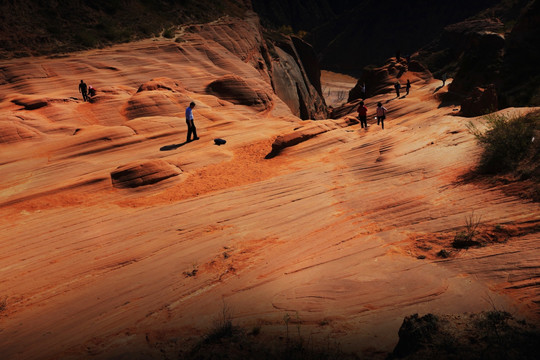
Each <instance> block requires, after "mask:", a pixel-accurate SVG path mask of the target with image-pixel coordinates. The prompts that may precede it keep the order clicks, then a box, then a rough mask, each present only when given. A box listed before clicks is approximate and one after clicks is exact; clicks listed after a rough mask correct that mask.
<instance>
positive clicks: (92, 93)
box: [88, 85, 96, 97]
mask: <svg viewBox="0 0 540 360" xmlns="http://www.w3.org/2000/svg"><path fill="white" fill-rule="evenodd" d="M88 96H90V97H93V96H96V89H94V87H93V86H92V85H88Z"/></svg>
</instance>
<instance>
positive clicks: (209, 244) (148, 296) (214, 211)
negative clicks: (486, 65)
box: [0, 40, 540, 359]
mask: <svg viewBox="0 0 540 360" xmlns="http://www.w3.org/2000/svg"><path fill="white" fill-rule="evenodd" d="M214 45H215V44H214ZM179 46H181V49H179ZM219 50H220V51H217V49H216V48H212V46H211V45H209V44H207V43H204V42H202V40H201V41H200V42H198V41H195V40H193V41H190V40H187V41H186V42H185V43H180V45H178V44H177V43H174V42H172V41H165V40H162V41H146V42H141V43H136V44H130V45H120V46H118V47H113V48H110V49H106V50H96V51H92V52H89V53H81V54H76V55H73V56H70V57H66V58H60V59H37V60H32V61H31V62H30V61H26V60H14V61H13V62H10V63H9V64H6V63H2V64H0V66H1V67H2V69H3V74H4V75H3V76H4V79H5V80H4V82H3V83H1V85H0V87H1V90H2V94H4V95H2V99H1V101H0V111H1V112H2V115H6V119H8V121H10V122H11V123H12V124H14V125H13V126H19V125H17V124H29V125H28V126H30V125H31V126H30V128H31V129H34V130H32V131H35V132H32V134H38V135H39V136H38V135H36V136H33V135H27V133H26V132H20V139H19V140H17V141H13V140H12V139H14V135H13V134H14V131H13V130H9V133H7V132H6V134H8V135H9V136H7V135H6V137H5V138H6V139H10V140H9V141H4V142H2V143H0V147H1V156H0V160H1V161H0V166H1V169H2V170H3V171H2V172H3V176H2V177H1V178H0V214H1V217H0V234H1V235H0V238H1V246H2V252H1V254H0V300H2V299H3V298H5V299H6V301H5V304H6V305H5V307H4V309H2V311H1V312H0V329H1V331H0V353H2V354H3V356H4V357H5V358H7V359H18V358H20V359H23V358H32V359H50V358H60V357H61V358H66V359H69V358H81V357H88V358H92V357H93V358H107V357H111V356H117V355H120V354H123V355H124V356H126V354H128V353H129V352H133V353H134V354H138V355H139V356H140V355H141V354H142V355H144V356H146V357H147V358H159V357H160V356H162V355H163V354H169V355H171V356H173V355H174V356H177V354H178V351H179V349H183V347H184V345H185V343H186V342H189V340H190V339H192V338H196V337H197V336H199V335H201V334H203V333H205V332H207V331H208V329H210V328H211V327H212V326H213V324H214V321H215V320H216V318H218V317H219V314H221V313H222V311H223V308H224V306H225V307H227V308H228V309H229V310H230V313H231V315H232V319H233V322H235V323H237V324H240V325H243V326H246V327H248V328H249V327H255V326H261V329H262V330H261V331H262V334H263V335H264V334H278V335H283V334H284V332H285V324H284V320H283V319H284V316H286V315H287V314H288V315H289V316H290V317H294V318H295V319H296V321H297V322H296V323H297V324H299V331H300V332H301V334H303V335H304V336H306V337H309V336H313V338H314V339H320V340H322V341H326V340H325V339H328V337H330V338H332V339H335V340H336V341H339V343H340V344H341V345H342V347H343V349H344V350H350V351H357V352H365V353H367V354H373V353H374V352H375V353H377V354H379V356H380V357H384V352H388V351H391V350H392V348H393V347H394V345H395V344H396V343H397V340H398V335H397V331H398V329H399V326H400V324H401V322H402V320H403V317H404V316H406V315H409V314H411V313H421V314H425V313H428V312H440V313H462V312H474V311H480V310H486V309H487V310H489V309H492V308H493V307H496V308H497V309H504V310H507V311H512V312H515V313H516V314H519V315H520V316H521V317H524V318H526V319H527V320H528V321H532V322H538V315H539V312H538V300H539V299H538V276H539V272H538V263H539V257H540V249H539V246H540V245H538V241H537V240H538V236H537V229H538V223H539V221H540V209H539V208H538V204H535V203H530V202H527V201H525V200H523V199H520V198H516V197H509V196H506V195H505V194H504V193H503V192H502V191H501V190H500V189H498V188H496V187H488V186H483V185H482V184H478V183H474V182H468V181H465V180H463V175H465V174H467V172H468V171H469V170H470V169H471V168H472V167H473V166H474V164H475V162H476V157H477V156H478V154H479V148H478V147H477V146H476V144H475V141H474V138H473V136H472V135H471V134H469V133H468V132H467V130H466V126H465V124H466V121H465V120H464V119H463V118H460V117H457V116H453V108H452V107H445V106H439V103H438V102H437V100H436V98H435V97H434V91H435V90H436V89H437V87H438V85H439V84H440V83H437V82H431V81H430V80H427V81H420V80H418V81H417V82H414V86H413V89H412V91H411V94H410V95H409V96H408V97H405V98H402V99H392V97H390V96H387V95H378V96H377V97H374V98H370V99H367V101H366V103H367V106H368V108H369V120H368V123H369V125H370V126H369V128H368V130H363V129H360V128H359V125H357V124H356V123H355V122H354V121H347V116H346V117H342V118H340V119H337V120H320V121H301V120H299V119H298V118H296V117H295V116H293V115H292V114H291V112H290V110H289V108H288V107H287V106H286V105H285V103H284V102H283V101H281V100H280V99H279V98H278V97H276V96H272V106H270V107H267V106H266V105H265V106H264V107H261V106H259V105H260V103H254V104H255V105H253V106H252V105H250V104H249V102H247V103H246V102H242V101H240V102H232V101H229V100H228V99H224V98H223V96H216V95H219V94H217V93H214V94H212V93H211V92H208V91H207V86H208V85H209V84H211V83H212V82H214V81H216V80H219V79H223V77H224V76H229V75H230V74H234V75H235V76H238V77H240V78H241V79H244V80H245V82H246V84H247V83H249V84H250V86H255V85H253V84H259V86H260V88H259V90H260V91H261V92H260V93H261V94H262V93H265V94H270V95H271V94H272V91H271V85H270V84H269V82H267V80H266V79H265V78H264V77H263V76H262V75H260V73H259V72H258V71H257V70H256V69H255V68H254V67H253V65H252V64H251V63H249V61H246V60H242V59H241V58H239V57H237V56H236V55H234V56H233V55H229V54H228V53H225V52H223V51H222V50H221V48H219ZM218 55H219V61H217V60H216V59H217V58H216V56H218ZM205 56H207V58H205ZM245 56H247V57H249V54H245ZM212 57H213V60H212V59H211V58H212ZM216 64H218V65H216ZM229 65H230V66H231V67H229ZM6 74H8V75H9V76H8V75H6ZM411 76H413V75H411ZM81 78H82V79H90V78H91V79H92V81H91V84H92V85H95V87H96V88H97V89H98V97H97V99H96V101H95V102H94V103H83V102H81V101H80V100H79V99H77V97H78V96H77V94H76V90H77V83H78V81H80V79H81ZM226 78H227V77H226ZM94 79H95V80H94ZM152 79H154V80H153V82H152V81H151V80H152ZM239 83H240V82H239V81H235V82H234V84H236V85H235V86H237V85H238V84H239ZM143 84H146V85H144V86H143ZM141 86H142V88H141ZM139 89H142V90H141V91H140V92H138V93H137V90H139ZM236 89H238V87H236ZM243 89H244V90H245V88H243ZM145 93H150V94H152V96H149V95H148V94H145ZM5 94H7V95H5ZM36 94H41V95H40V96H38V95H36ZM137 94H139V95H137ZM21 95H26V96H30V95H32V96H34V97H36V98H43V99H49V100H47V105H46V106H43V107H39V108H36V109H32V110H30V109H27V108H24V107H21V105H20V104H17V103H15V102H13V101H12V99H15V98H20V97H21ZM143 95H144V96H145V97H144V99H143V100H137V102H136V103H137V104H138V105H137V106H133V104H134V100H136V99H137V97H138V96H143ZM242 96H243V95H242ZM73 97H75V99H72V98H73ZM263 98H264V99H266V98H265V97H263ZM51 99H56V100H54V101H53V100H51ZM191 100H194V101H196V102H197V104H198V105H197V107H196V108H195V110H194V114H195V122H196V124H197V126H198V132H199V136H200V137H201V139H200V140H198V141H194V142H191V143H187V144H183V142H184V139H185V132H186V128H185V125H184V119H183V110H184V109H185V106H187V104H186V102H188V101H191ZM265 101H266V100H265ZM378 101H384V102H385V106H386V107H387V108H388V109H389V114H388V118H387V120H386V123H385V130H382V129H381V128H380V127H378V126H377V125H376V122H375V120H374V119H373V112H374V107H375V104H376V103H377V102H378ZM264 103H265V104H267V103H266V102H264ZM141 109H154V110H155V111H156V112H155V111H154V110H152V111H142V110H141ZM516 111H518V110H516ZM7 115H9V116H10V117H9V118H8V117H7ZM352 115H353V114H351V115H349V116H352ZM21 126H22V125H21ZM303 134H308V135H309V136H307V137H306V138H302V136H303ZM280 136H281V139H288V140H290V141H289V142H285V143H286V144H288V146H283V147H282V148H280V151H279V152H278V153H277V154H275V156H272V157H271V158H268V159H265V157H266V156H267V155H268V154H269V153H271V151H272V149H273V148H272V144H275V140H276V139H279V138H280ZM215 137H222V138H225V139H227V144H226V145H225V146H220V147H218V146H214V145H213V141H212V140H213V138H215ZM297 138H298V139H300V140H302V141H300V140H299V141H294V139H297ZM119 171H120V172H121V171H128V173H122V174H123V175H126V176H127V177H125V178H123V179H124V180H126V181H127V183H126V181H124V182H122V183H126V186H123V185H122V186H116V187H115V186H114V184H115V182H114V179H115V178H118V177H117V176H115V175H114V174H118V172H119ZM145 171H146V172H145ZM111 174H113V175H111ZM111 176H112V177H111ZM156 176H157V177H158V178H159V180H158V181H153V180H155V179H156ZM161 177H163V178H161ZM145 178H148V179H150V180H151V181H148V182H140V181H139V180H137V179H145ZM134 179H135V180H134ZM130 181H133V182H130ZM131 185H136V186H131ZM472 211H474V212H475V214H478V215H481V219H482V223H483V226H496V225H499V226H506V227H509V228H510V227H511V228H515V229H517V230H516V231H514V232H511V233H509V236H508V238H507V239H505V240H506V241H504V242H503V241H501V242H496V243H493V244H490V245H489V246H486V247H483V248H470V249H468V250H466V251H465V250H462V251H459V252H453V253H452V255H451V256H450V257H449V258H446V259H443V258H440V257H437V256H436V255H435V254H436V253H437V252H438V251H439V250H441V249H447V250H451V249H450V248H449V247H448V243H445V242H444V241H442V240H441V241H439V242H438V241H437V239H438V238H441V239H442V238H445V237H446V238H448V237H451V236H452V235H453V234H455V233H456V232H457V231H459V230H460V229H462V228H463V227H464V225H465V218H466V217H467V216H469V215H470V214H471V212H472ZM418 239H427V240H433V241H432V242H431V243H430V246H431V248H429V249H428V248H423V249H420V250H422V251H424V253H425V254H427V255H428V256H426V257H425V258H418V256H417V255H418V251H420V250H419V249H418V246H417V245H418V244H419V242H417V240H418ZM295 331H296V330H295Z"/></svg>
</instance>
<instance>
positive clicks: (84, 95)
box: [79, 80, 88, 101]
mask: <svg viewBox="0 0 540 360" xmlns="http://www.w3.org/2000/svg"><path fill="white" fill-rule="evenodd" d="M79 92H80V93H81V94H82V98H83V101H87V100H88V94H87V93H88V87H87V86H86V84H85V83H84V81H82V80H81V82H80V83H79Z"/></svg>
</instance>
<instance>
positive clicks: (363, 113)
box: [356, 101, 367, 129]
mask: <svg viewBox="0 0 540 360" xmlns="http://www.w3.org/2000/svg"><path fill="white" fill-rule="evenodd" d="M356 111H357V112H358V120H360V126H361V127H362V129H363V128H364V127H365V128H366V129H367V107H366V106H365V105H364V102H363V101H360V104H359V105H358V109H357V110H356Z"/></svg>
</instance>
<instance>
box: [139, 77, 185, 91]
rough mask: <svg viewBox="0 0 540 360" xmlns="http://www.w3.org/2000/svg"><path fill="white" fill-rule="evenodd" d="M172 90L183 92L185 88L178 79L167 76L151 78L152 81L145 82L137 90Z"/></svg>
mask: <svg viewBox="0 0 540 360" xmlns="http://www.w3.org/2000/svg"><path fill="white" fill-rule="evenodd" d="M159 90H164V91H172V92H182V91H183V90H184V88H183V87H182V86H181V85H180V83H179V82H178V81H176V80H173V79H170V78H167V77H160V78H155V79H151V80H150V81H147V82H145V83H144V84H142V85H141V86H139V89H138V90H137V92H138V93H139V92H143V91H159Z"/></svg>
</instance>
